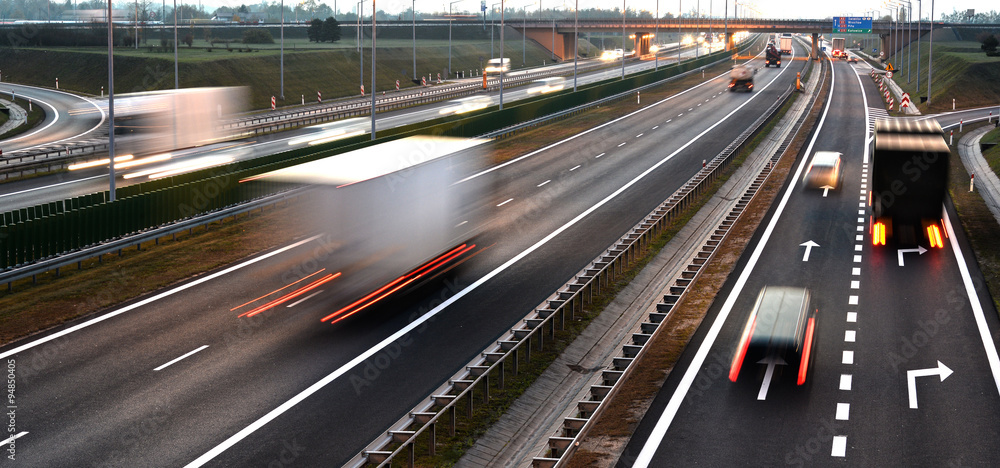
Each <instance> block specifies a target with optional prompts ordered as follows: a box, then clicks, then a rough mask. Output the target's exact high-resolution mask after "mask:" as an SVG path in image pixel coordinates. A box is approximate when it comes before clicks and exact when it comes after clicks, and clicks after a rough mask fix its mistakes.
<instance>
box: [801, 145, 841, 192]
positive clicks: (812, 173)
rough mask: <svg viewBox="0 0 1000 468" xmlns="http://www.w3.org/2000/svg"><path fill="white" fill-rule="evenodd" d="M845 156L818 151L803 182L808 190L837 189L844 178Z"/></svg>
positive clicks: (833, 152) (832, 152) (834, 152)
mask: <svg viewBox="0 0 1000 468" xmlns="http://www.w3.org/2000/svg"><path fill="white" fill-rule="evenodd" d="M842 157H843V154H842V153H838V152H836V151H817V152H816V154H814V155H813V158H812V162H810V163H809V169H807V170H806V175H805V177H804V178H803V180H802V182H803V183H804V184H805V185H806V187H808V188H815V189H824V188H828V187H829V188H830V189H837V188H838V187H840V180H841V178H842V177H843V171H842V170H841V160H842Z"/></svg>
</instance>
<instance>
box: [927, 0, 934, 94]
mask: <svg viewBox="0 0 1000 468" xmlns="http://www.w3.org/2000/svg"><path fill="white" fill-rule="evenodd" d="M929 47H930V48H931V49H930V51H929V54H928V56H927V106H928V107H930V105H931V71H932V68H933V67H934V0H931V40H930V46H929Z"/></svg>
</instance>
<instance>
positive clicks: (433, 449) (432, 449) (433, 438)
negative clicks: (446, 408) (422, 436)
mask: <svg viewBox="0 0 1000 468" xmlns="http://www.w3.org/2000/svg"><path fill="white" fill-rule="evenodd" d="M428 436H429V437H430V444H428V445H429V446H428V447H427V451H428V453H430V455H431V456H432V457H433V456H434V455H435V454H436V453H437V423H436V422H432V423H431V430H430V433H429V434H428Z"/></svg>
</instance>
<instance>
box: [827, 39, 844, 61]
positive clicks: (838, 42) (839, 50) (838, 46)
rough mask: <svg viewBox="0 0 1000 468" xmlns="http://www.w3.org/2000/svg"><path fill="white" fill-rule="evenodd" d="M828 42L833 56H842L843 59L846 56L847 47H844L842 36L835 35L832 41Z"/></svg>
mask: <svg viewBox="0 0 1000 468" xmlns="http://www.w3.org/2000/svg"><path fill="white" fill-rule="evenodd" d="M830 44H831V46H830V47H831V48H833V57H834V58H843V59H846V58H847V49H845V48H844V38H842V37H835V38H833V41H831V43H830Z"/></svg>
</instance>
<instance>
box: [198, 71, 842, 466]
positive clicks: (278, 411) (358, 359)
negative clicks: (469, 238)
mask: <svg viewBox="0 0 1000 468" xmlns="http://www.w3.org/2000/svg"><path fill="white" fill-rule="evenodd" d="M786 70H787V69H786ZM780 73H781V72H779V74H780ZM720 76H721V75H720ZM773 82H774V81H771V82H770V83H768V84H766V85H764V87H763V88H761V90H764V89H767V87H768V86H770V85H771V83H773ZM705 83H708V82H705ZM698 86H701V85H698ZM698 86H695V87H694V88H691V89H695V88H697V87H698ZM685 92H686V91H685ZM680 94H683V92H682V93H679V94H675V95H674V96H672V97H676V96H679V95H680ZM759 95H760V94H754V95H753V96H751V97H750V98H749V99H747V100H746V101H744V102H743V103H742V104H740V105H739V106H737V107H736V108H735V109H733V110H732V111H730V112H729V113H728V114H726V115H725V116H724V117H723V118H721V119H719V120H718V121H717V122H716V123H714V124H712V125H711V126H709V127H708V128H706V129H705V130H703V131H702V132H701V133H699V134H698V135H697V136H695V137H694V138H692V139H691V140H689V141H688V142H687V143H685V144H683V145H681V147H680V148H677V149H676V150H675V151H674V152H673V153H670V154H669V155H667V156H665V157H664V158H663V159H661V160H660V161H658V162H657V163H656V164H654V165H653V166H651V167H650V168H648V169H646V170H645V171H643V172H642V173H641V174H639V175H637V176H636V177H635V178H633V179H632V180H630V181H629V182H627V183H626V184H625V185H623V186H621V187H620V188H618V189H617V190H615V191H614V192H612V193H611V194H609V195H608V196H606V197H604V198H603V199H602V200H601V201H599V202H597V204H595V205H593V206H591V207H590V208H588V209H587V210H585V211H584V212H582V213H580V214H578V215H577V216H576V217H574V218H573V219H571V220H570V221H569V222H567V223H566V224H563V225H562V226H560V227H559V228H558V229H556V230H555V231H552V232H551V233H550V234H549V235H547V236H545V237H544V238H542V239H541V240H539V241H538V242H536V243H535V244H534V245H532V246H531V247H528V248H527V249H526V250H524V251H523V252H521V253H519V254H517V255H515V256H514V257H513V258H511V259H510V260H507V261H506V262H504V264H503V265H500V266H498V267H497V268H495V269H494V270H493V271H491V272H489V273H487V274H486V275H485V276H483V277H481V278H479V279H478V280H476V281H475V282H474V283H472V284H471V285H469V286H468V287H466V288H465V289H463V290H461V291H459V292H458V293H457V294H455V295H453V296H451V297H450V298H448V299H447V300H445V301H444V302H442V303H441V305H439V306H437V307H435V308H434V309H432V310H431V311H430V312H427V313H426V314H424V315H422V316H420V318H418V319H416V320H414V321H412V322H410V324H409V325H407V326H405V327H403V328H401V329H400V330H398V331H397V332H396V333H393V334H392V335H390V336H388V337H386V338H385V339H384V340H382V341H381V342H379V343H378V344H376V345H374V346H372V347H371V348H368V350H367V351H365V352H363V353H361V354H359V355H358V356H355V357H354V359H351V360H350V361H349V362H348V363H347V364H344V365H343V366H341V367H340V368H338V369H337V370H335V371H333V372H331V373H330V374H329V375H327V376H326V377H323V378H322V379H320V380H319V381H317V382H316V383H314V384H312V385H310V386H309V387H308V388H306V389H305V390H303V391H301V392H299V393H298V394H296V395H295V396H294V397H292V398H291V399H289V400H288V401H285V402H284V403H282V404H281V405H279V406H278V407H277V408H274V409H273V410H271V411H269V412H268V413H267V414H265V415H264V416H261V417H260V418H258V419H257V420H256V421H254V422H253V423H251V424H250V425H248V426H247V427H245V428H243V429H242V430H240V431H239V432H237V433H236V434H233V435H232V436H230V437H229V438H228V439H226V440H224V441H222V442H221V443H219V444H218V445H216V446H215V447H213V448H212V449H211V450H209V451H208V452H205V453H204V454H202V455H201V456H200V457H198V458H197V459H195V460H194V461H192V462H191V463H188V464H187V465H186V467H185V468H195V467H200V466H202V465H204V464H205V463H208V462H209V461H211V460H212V459H213V458H215V457H216V456H218V455H219V454H220V453H222V452H224V451H226V450H227V449H228V448H230V447H232V446H233V445H236V444H237V443H238V442H239V441H241V440H243V439H245V438H246V437H247V436H249V435H250V434H252V433H254V432H255V431H257V429H260V428H261V427H264V425H265V424H267V423H269V422H271V421H273V420H274V419H275V418H277V417H278V416H280V415H282V414H284V413H285V412H286V411H288V410H289V409H291V408H292V407H294V406H295V405H297V404H299V403H300V402H301V401H303V400H305V399H306V398H308V397H309V396H310V395H312V394H314V393H316V392H318V391H319V390H320V389H322V388H323V387H325V386H327V385H329V384H330V383H331V382H333V381H334V380H337V379H338V378H340V377H341V376H343V375H344V374H346V373H347V372H348V371H350V370H351V369H353V368H355V367H357V366H358V365H359V364H361V363H363V362H365V360H367V359H368V358H370V357H372V356H374V355H375V354H376V353H379V352H381V351H382V350H383V349H385V348H386V347H387V346H389V345H390V344H392V343H394V342H395V341H396V340H398V339H400V338H402V337H403V336H406V335H407V334H409V333H410V332H411V331H413V330H414V329H416V328H417V327H419V326H421V325H422V324H423V323H424V322H426V321H428V320H430V319H432V318H434V317H435V316H436V315H437V314H439V313H441V311H442V310H444V309H445V308H447V307H448V306H450V305H451V304H453V303H454V302H455V301H458V300H459V299H461V298H463V297H465V295H466V294H468V293H470V292H471V291H474V290H475V289H477V288H479V287H480V286H482V285H483V284H484V283H486V282H487V281H489V280H491V279H493V277H495V276H497V275H499V274H500V273H502V272H503V271H505V270H507V269H508V268H510V267H511V266H512V265H514V264H515V263H517V262H519V261H521V260H522V259H523V258H524V257H527V256H528V255H530V254H531V253H532V252H534V251H535V250H538V249H539V248H541V247H542V246H544V245H545V244H547V243H548V242H549V241H551V240H552V239H553V238H555V237H556V236H558V235H559V234H561V233H562V232H563V231H566V230H567V229H569V228H571V227H573V226H574V225H576V224H577V223H579V222H580V221H581V220H582V219H584V218H586V217H587V216H589V215H590V214H591V213H593V212H594V211H597V210H598V209H600V208H601V207H602V206H604V205H606V204H607V203H609V202H610V201H612V200H614V199H615V198H617V197H618V196H619V195H621V194H622V193H623V192H625V191H626V190H628V189H629V188H630V187H632V186H633V185H635V184H637V183H639V181H641V180H643V179H644V178H646V176H648V175H649V174H651V173H652V172H653V171H655V170H656V169H658V168H659V167H660V166H662V165H664V164H666V163H667V162H668V161H670V160H671V159H673V158H674V156H676V155H678V154H680V152H681V151H684V150H685V149H687V148H688V147H689V146H691V145H692V144H694V143H695V142H696V141H698V140H700V139H701V138H702V137H704V136H705V135H707V134H708V132H710V131H712V130H713V129H715V127H718V126H719V125H721V124H722V123H723V122H725V121H726V120H728V119H729V118H730V117H732V116H733V115H734V114H736V113H737V112H738V111H739V110H740V109H742V108H743V107H744V106H746V105H748V104H749V103H750V102H752V101H753V99H754V98H755V97H756V96H759ZM665 101H666V100H664V101H661V102H665ZM831 101H832V99H827V107H826V111H824V114H823V117H822V118H821V119H820V124H819V125H820V128H822V125H823V121H824V120H825V118H826V113H827V112H828V111H829V109H830V104H829V103H830V102H831ZM637 112H638V111H637ZM633 114H635V112H634V113H633ZM630 115H632V114H630ZM618 120H620V119H618ZM598 128H599V127H598ZM589 131H590V130H588V131H587V132H589ZM818 135H819V131H817V132H816V133H815V135H814V136H813V139H812V141H811V142H810V144H809V147H808V148H807V151H806V154H809V153H810V151H809V150H810V149H811V148H812V147H813V144H815V142H816V138H817V136H818ZM572 138H574V137H570V138H569V139H572ZM569 139H567V140H564V141H568V140H569ZM552 146H555V144H553V145H549V147H552ZM543 150H544V148H543ZM539 151H542V150H539ZM536 153H537V152H536ZM525 157H526V156H522V157H521V158H519V159H523V158H525ZM515 161H516V160H515ZM508 164H509V162H508ZM804 167H805V158H803V161H802V163H800V164H799V169H798V171H797V172H796V177H800V176H801V175H802V170H803V168H804ZM497 168H498V167H497V166H495V167H494V168H493V169H494V170H495V169H497ZM484 173H485V171H484V172H481V173H480V174H484ZM477 176H478V175H477ZM473 177H476V176H470V177H467V178H466V179H464V180H468V179H471V178H473ZM459 182H462V181H459ZM792 186H794V184H792V185H790V186H789V189H788V190H787V191H786V192H785V196H784V198H783V200H782V203H781V204H780V206H779V208H778V211H777V212H778V213H780V212H781V210H782V209H783V207H784V205H785V204H786V203H787V201H788V197H790V196H791V187H792ZM775 216H777V215H775ZM776 222H777V218H776V217H775V218H774V219H773V220H772V223H771V224H770V225H769V229H768V231H767V232H766V233H765V237H764V238H765V239H766V238H768V237H770V232H771V231H773V230H774V224H775V223H776ZM760 250H763V245H760V246H758V251H757V252H755V258H754V259H753V262H756V257H759V256H760ZM743 282H744V283H745V282H746V279H745V278H744V279H743ZM740 289H742V284H741V285H740ZM731 300H732V301H734V302H735V300H736V298H735V296H731ZM729 308H730V309H731V308H732V305H731V304H730V305H729ZM728 313H729V312H728V310H727V311H726V314H728ZM724 320H725V319H723V321H724ZM721 327H722V322H718V323H717V327H716V326H714V325H713V329H714V330H715V331H714V334H715V335H716V336H717V335H718V333H719V332H718V329H721ZM717 328H718V329H717ZM710 333H711V332H710ZM714 340H715V338H714V337H712V338H711V341H714ZM709 346H711V345H709ZM703 354H704V355H703ZM707 354H708V348H704V347H703V348H702V349H699V351H698V356H696V357H695V360H698V358H699V356H700V359H701V361H702V362H704V360H705V356H706V355H707ZM700 366H701V364H700V363H698V364H697V365H696V366H695V367H698V368H700ZM684 380H686V381H687V388H690V386H691V381H693V380H694V377H693V376H692V377H691V378H690V380H688V375H687V374H685V376H684ZM685 393H686V390H685ZM682 398H683V397H682ZM672 400H673V399H672ZM672 400H671V403H672ZM668 407H669V404H668ZM675 411H676V409H675ZM671 418H672V416H671ZM658 427H659V423H658V424H657V428H658ZM654 431H655V429H654ZM664 432H666V428H664ZM660 438H662V435H661V437H660ZM658 442H659V439H657V444H658ZM647 445H648V443H647ZM643 450H644V451H645V448H644V449H643ZM651 455H652V454H650V456H651Z"/></svg>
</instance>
